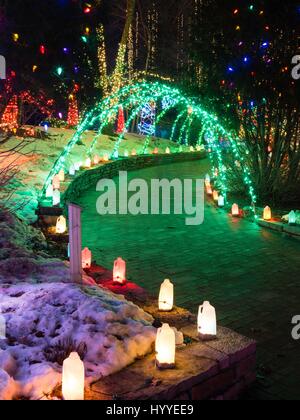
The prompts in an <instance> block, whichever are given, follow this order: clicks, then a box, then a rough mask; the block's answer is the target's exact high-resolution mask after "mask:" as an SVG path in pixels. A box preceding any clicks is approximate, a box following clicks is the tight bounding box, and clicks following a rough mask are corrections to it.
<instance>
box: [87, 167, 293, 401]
mask: <svg viewBox="0 0 300 420" xmlns="http://www.w3.org/2000/svg"><path fill="white" fill-rule="evenodd" d="M208 168H209V162H208V161H207V160H204V161H196V162H193V163H191V162H189V163H177V164H174V165H168V166H160V167H154V168H148V169H143V170H139V171H136V172H130V173H129V179H132V178H136V177H138V178H143V179H145V180H150V179H151V178H153V177H154V178H169V179H173V178H193V179H196V178H201V177H202V176H203V175H204V174H205V173H206V172H207V171H208ZM97 198H98V193H97V192H96V190H95V187H93V188H91V189H90V190H88V191H86V192H85V193H84V194H83V195H82V196H81V198H80V200H79V204H80V205H81V206H82V207H83V209H84V211H83V244H84V246H88V247H89V248H90V249H92V251H93V257H94V259H96V261H97V263H98V264H101V265H103V266H105V267H107V268H111V267H112V264H113V260H114V259H115V258H116V257H118V256H122V257H123V258H124V259H126V260H127V264H128V273H129V277H130V279H132V280H133V281H135V282H136V283H138V284H139V285H141V286H143V287H145V288H146V289H148V290H150V291H151V292H153V293H156V292H158V289H159V285H160V283H161V282H162V280H164V278H171V279H172V281H173V282H174V283H175V291H176V303H177V304H178V305H181V306H184V307H186V308H188V309H191V310H192V311H194V312H196V311H197V307H198V305H199V304H200V303H202V302H203V300H210V301H211V303H213V304H214V305H215V306H216V308H217V313H218V321H219V323H220V324H222V325H224V326H227V327H230V328H232V329H234V330H236V331H237V332H240V333H242V334H245V335H247V336H249V337H251V338H254V339H256V340H257V341H258V360H259V366H260V372H261V374H262V375H263V376H264V378H263V380H261V381H259V385H258V386H257V387H256V388H255V390H254V391H253V392H255V397H256V398H259V396H262V397H263V398H272V397H276V396H279V397H280V398H285V397H287V398H288V397H289V398H296V399H299V397H300V396H299V394H298V391H297V390H298V389H300V362H299V357H298V355H299V346H300V344H299V343H298V342H296V341H293V340H292V338H291V329H292V326H291V320H292V317H293V316H294V315H297V314H298V312H299V302H300V288H299V284H298V283H299V272H300V258H299V255H300V243H299V242H298V241H297V240H294V239H289V238H284V237H283V236H281V235H279V234H276V233H273V232H270V231H267V230H264V229H261V228H259V227H258V226H257V225H256V224H255V223H250V222H249V221H247V220H243V219H234V220H233V219H231V218H230V217H229V216H228V215H227V214H226V213H225V212H224V211H222V210H219V209H215V208H214V207H213V206H212V205H211V204H209V203H206V206H205V221H204V224H203V225H201V226H199V227H187V226H185V224H184V217H178V216H136V217H133V216H130V215H128V216H104V217H103V216H102V217H101V216H99V215H98V214H97V213H96V206H95V203H96V200H97ZM296 393H297V394H296Z"/></svg>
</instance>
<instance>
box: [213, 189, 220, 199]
mask: <svg viewBox="0 0 300 420" xmlns="http://www.w3.org/2000/svg"><path fill="white" fill-rule="evenodd" d="M213 200H214V201H216V202H217V201H218V200H219V193H218V191H216V190H214V191H213Z"/></svg>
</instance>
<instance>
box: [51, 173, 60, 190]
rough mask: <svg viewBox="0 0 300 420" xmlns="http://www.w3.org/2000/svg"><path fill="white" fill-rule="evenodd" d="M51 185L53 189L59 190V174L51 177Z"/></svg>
mask: <svg viewBox="0 0 300 420" xmlns="http://www.w3.org/2000/svg"><path fill="white" fill-rule="evenodd" d="M52 186H53V190H59V189H60V178H59V175H55V176H54V177H53V180H52Z"/></svg>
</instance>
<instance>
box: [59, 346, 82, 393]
mask: <svg viewBox="0 0 300 420" xmlns="http://www.w3.org/2000/svg"><path fill="white" fill-rule="evenodd" d="M84 377H85V372H84V364H83V362H82V361H81V359H80V357H79V355H78V353H71V354H70V356H69V357H68V358H67V359H65V361H64V363H63V373H62V394H63V398H64V400H66V401H82V400H84Z"/></svg>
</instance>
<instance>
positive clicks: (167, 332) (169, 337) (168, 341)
mask: <svg viewBox="0 0 300 420" xmlns="http://www.w3.org/2000/svg"><path fill="white" fill-rule="evenodd" d="M155 351H156V365H157V367H158V368H159V369H172V368H174V367H175V355H176V335H175V331H174V330H173V329H172V328H170V326H169V324H163V325H162V327H161V328H159V329H158V330H157V335H156V342H155Z"/></svg>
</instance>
